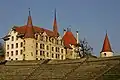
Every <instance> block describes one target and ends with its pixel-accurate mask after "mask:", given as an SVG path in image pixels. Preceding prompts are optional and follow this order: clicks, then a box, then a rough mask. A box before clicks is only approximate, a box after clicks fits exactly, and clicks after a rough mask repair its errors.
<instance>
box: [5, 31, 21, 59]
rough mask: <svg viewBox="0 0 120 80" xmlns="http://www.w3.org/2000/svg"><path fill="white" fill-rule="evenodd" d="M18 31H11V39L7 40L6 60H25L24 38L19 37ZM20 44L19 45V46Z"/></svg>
mask: <svg viewBox="0 0 120 80" xmlns="http://www.w3.org/2000/svg"><path fill="white" fill-rule="evenodd" d="M17 34H18V33H17V32H15V31H13V30H12V31H10V32H9V34H8V35H10V37H9V38H10V39H9V40H7V41H6V42H5V46H6V47H5V49H6V51H5V59H6V60H18V59H19V60H23V53H22V52H21V51H23V46H21V43H22V44H23V40H22V39H21V38H17V37H16V36H17ZM17 45H18V46H17Z"/></svg>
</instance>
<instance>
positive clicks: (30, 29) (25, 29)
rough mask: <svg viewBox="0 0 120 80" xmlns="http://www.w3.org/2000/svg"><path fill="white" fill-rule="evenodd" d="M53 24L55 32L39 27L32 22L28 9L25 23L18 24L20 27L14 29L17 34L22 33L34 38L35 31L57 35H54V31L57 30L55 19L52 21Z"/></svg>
mask: <svg viewBox="0 0 120 80" xmlns="http://www.w3.org/2000/svg"><path fill="white" fill-rule="evenodd" d="M54 26H55V27H56V28H55V32H54V31H50V30H47V29H44V28H40V27H37V26H34V25H33V24H32V18H31V15H30V11H29V16H28V21H27V25H24V26H20V27H15V30H16V31H17V32H18V33H19V34H24V37H25V38H34V34H35V33H43V32H44V31H45V32H46V34H47V35H48V36H51V37H57V36H58V35H56V32H57V22H56V19H55V21H54Z"/></svg>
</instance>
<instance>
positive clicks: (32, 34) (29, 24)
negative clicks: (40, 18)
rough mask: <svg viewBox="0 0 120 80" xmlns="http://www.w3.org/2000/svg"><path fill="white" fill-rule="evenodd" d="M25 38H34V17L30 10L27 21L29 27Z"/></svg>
mask: <svg viewBox="0 0 120 80" xmlns="http://www.w3.org/2000/svg"><path fill="white" fill-rule="evenodd" d="M25 30H26V31H25V36H24V37H25V38H34V29H33V24H32V18H31V15H30V11H29V16H28V21H27V27H26V29H25Z"/></svg>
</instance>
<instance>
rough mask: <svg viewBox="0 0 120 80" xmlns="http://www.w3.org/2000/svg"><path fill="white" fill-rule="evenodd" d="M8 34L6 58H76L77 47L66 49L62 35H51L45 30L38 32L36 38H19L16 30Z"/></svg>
mask: <svg viewBox="0 0 120 80" xmlns="http://www.w3.org/2000/svg"><path fill="white" fill-rule="evenodd" d="M8 35H10V37H9V38H10V39H9V40H7V41H5V49H6V53H5V60H42V59H57V60H64V59H66V58H69V59H76V52H75V48H76V47H75V46H74V45H72V48H73V49H67V50H66V49H65V48H64V44H63V40H62V38H61V37H60V36H59V37H50V36H48V35H47V34H46V32H44V33H36V34H35V38H23V39H22V38H20V37H19V38H17V35H18V32H16V31H14V30H11V31H10V32H9V33H8ZM17 45H18V46H17ZM12 46H13V47H12Z"/></svg>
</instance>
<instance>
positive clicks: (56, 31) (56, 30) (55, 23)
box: [53, 9, 59, 36]
mask: <svg viewBox="0 0 120 80" xmlns="http://www.w3.org/2000/svg"><path fill="white" fill-rule="evenodd" d="M53 32H54V34H55V36H59V33H58V26H57V20H56V9H55V12H54V21H53Z"/></svg>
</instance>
